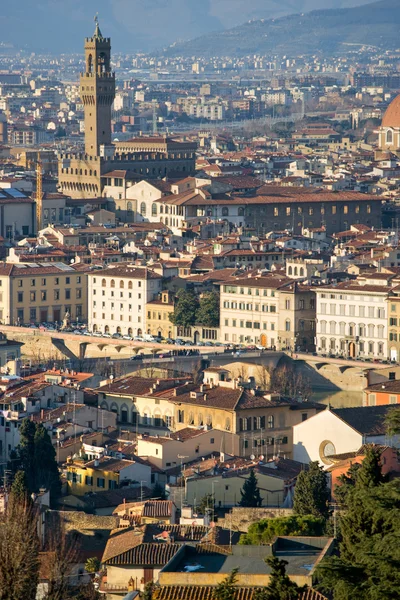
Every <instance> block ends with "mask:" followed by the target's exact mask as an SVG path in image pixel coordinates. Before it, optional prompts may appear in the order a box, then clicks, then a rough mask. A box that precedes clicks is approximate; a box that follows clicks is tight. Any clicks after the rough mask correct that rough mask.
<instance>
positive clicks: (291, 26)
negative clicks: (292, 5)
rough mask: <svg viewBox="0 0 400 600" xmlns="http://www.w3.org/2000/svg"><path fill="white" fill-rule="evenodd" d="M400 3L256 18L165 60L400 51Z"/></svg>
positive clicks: (173, 51)
mask: <svg viewBox="0 0 400 600" xmlns="http://www.w3.org/2000/svg"><path fill="white" fill-rule="evenodd" d="M399 26H400V0H378V1H377V2H373V3H370V4H365V5H360V6H356V7H350V8H339V9H317V10H313V11H310V12H308V13H295V14H291V15H287V16H283V17H280V18H278V19H256V20H252V21H248V22H246V23H243V24H242V25H239V26H236V27H233V28H231V29H228V30H225V31H222V32H217V33H215V32H214V33H210V34H207V35H203V36H200V37H198V38H195V39H193V40H189V41H187V42H184V43H176V44H173V45H172V46H169V47H168V48H166V49H165V50H164V52H163V54H164V55H166V56H176V55H187V54H188V55H193V56H200V55H204V56H208V57H210V56H245V55H248V54H261V55H263V54H278V55H279V54H282V55H284V54H291V55H292V56H293V54H295V55H299V54H314V53H315V54H316V53H317V52H319V51H322V52H323V53H325V54H334V53H336V52H338V51H340V49H342V48H343V45H346V44H349V45H351V44H354V45H371V46H379V47H384V48H388V49H389V48H394V47H399V46H400V44H399V33H398V32H399Z"/></svg>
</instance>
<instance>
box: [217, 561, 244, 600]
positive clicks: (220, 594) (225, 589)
mask: <svg viewBox="0 0 400 600" xmlns="http://www.w3.org/2000/svg"><path fill="white" fill-rule="evenodd" d="M238 571H239V569H238V568H235V569H232V571H231V572H230V574H229V575H228V576H227V577H225V579H224V580H223V581H221V582H220V583H219V584H218V585H217V586H216V588H215V590H214V594H213V600H233V598H234V597H235V591H236V586H235V584H236V581H237V573H238Z"/></svg>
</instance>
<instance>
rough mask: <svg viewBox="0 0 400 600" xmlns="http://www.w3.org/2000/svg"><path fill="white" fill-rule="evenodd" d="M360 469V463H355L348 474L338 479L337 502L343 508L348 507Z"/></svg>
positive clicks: (336, 487)
mask: <svg viewBox="0 0 400 600" xmlns="http://www.w3.org/2000/svg"><path fill="white" fill-rule="evenodd" d="M360 468H361V464H360V463H353V464H352V465H351V466H350V468H349V470H348V471H347V473H343V474H342V475H340V476H339V477H338V483H337V484H336V485H335V500H336V501H337V503H338V504H339V505H340V506H341V507H343V508H345V507H346V506H347V500H348V496H349V494H350V493H351V492H352V491H353V490H354V488H355V485H356V482H357V474H358V471H359V470H360Z"/></svg>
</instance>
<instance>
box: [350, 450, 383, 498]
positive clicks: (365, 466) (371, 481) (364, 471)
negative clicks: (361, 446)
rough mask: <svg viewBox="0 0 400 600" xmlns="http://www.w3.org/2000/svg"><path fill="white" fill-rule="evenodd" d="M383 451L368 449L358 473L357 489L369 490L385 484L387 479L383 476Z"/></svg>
mask: <svg viewBox="0 0 400 600" xmlns="http://www.w3.org/2000/svg"><path fill="white" fill-rule="evenodd" d="M381 455H382V450H381V449H380V448H374V447H368V448H367V450H366V453H365V457H364V459H363V461H362V464H361V468H360V469H359V470H358V472H357V487H358V488H359V489H360V488H369V487H375V486H377V485H379V484H381V483H384V482H385V481H386V480H387V478H386V477H385V476H384V475H383V474H382V463H381Z"/></svg>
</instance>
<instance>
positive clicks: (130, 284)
mask: <svg viewBox="0 0 400 600" xmlns="http://www.w3.org/2000/svg"><path fill="white" fill-rule="evenodd" d="M132 287H133V285H132V281H128V290H131V289H132Z"/></svg>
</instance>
